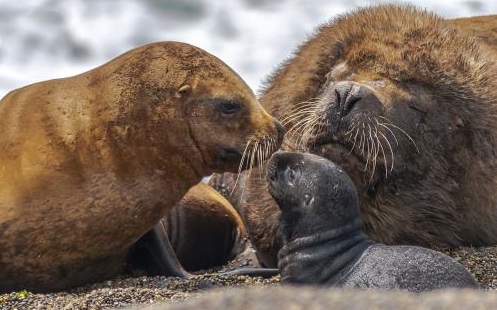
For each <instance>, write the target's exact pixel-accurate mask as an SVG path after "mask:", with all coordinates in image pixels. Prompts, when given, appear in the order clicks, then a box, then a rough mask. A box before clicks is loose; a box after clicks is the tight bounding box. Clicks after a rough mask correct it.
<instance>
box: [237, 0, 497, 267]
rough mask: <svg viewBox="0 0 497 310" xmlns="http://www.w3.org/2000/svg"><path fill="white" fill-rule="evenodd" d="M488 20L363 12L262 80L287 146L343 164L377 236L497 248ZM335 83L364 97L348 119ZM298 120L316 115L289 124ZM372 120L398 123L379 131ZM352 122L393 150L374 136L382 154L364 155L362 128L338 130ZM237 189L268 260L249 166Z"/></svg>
mask: <svg viewBox="0 0 497 310" xmlns="http://www.w3.org/2000/svg"><path fill="white" fill-rule="evenodd" d="M496 24H497V16H489V17H481V18H476V17H475V18H472V19H465V20H454V21H445V20H443V19H441V18H439V17H437V16H436V15H434V14H431V13H428V12H424V11H421V10H418V9H415V8H413V7H410V6H394V5H384V6H375V7H369V8H365V9H360V10H357V11H354V12H352V13H350V14H346V15H343V16H340V17H338V18H335V19H334V20H332V21H331V22H330V23H328V24H326V25H323V26H322V27H321V28H319V29H318V30H317V31H316V32H315V33H314V34H313V35H312V36H311V37H310V38H309V40H307V42H305V43H304V44H302V45H301V46H300V47H299V49H298V50H297V51H296V52H295V55H294V56H293V57H292V58H291V59H289V60H288V61H286V62H285V63H283V64H282V65H281V66H280V68H279V69H278V70H277V72H276V73H275V74H274V75H273V76H272V77H271V78H270V79H269V81H268V83H267V87H266V88H265V90H264V92H263V93H262V97H261V103H262V104H263V106H264V107H265V108H266V109H267V110H268V111H269V112H270V113H272V114H273V115H275V116H276V117H278V118H280V119H281V120H282V121H283V122H285V119H287V121H286V123H285V127H286V129H287V130H289V131H290V132H289V134H287V137H288V141H287V143H288V145H289V149H300V150H310V151H311V152H313V153H315V154H318V155H322V156H324V157H327V158H329V159H331V160H333V161H334V162H336V163H337V164H338V165H340V166H342V167H343V168H344V169H345V170H346V171H347V173H348V174H349V175H350V176H351V178H352V179H353V181H354V183H355V185H356V186H357V189H358V193H359V196H360V200H361V212H362V217H363V220H364V222H365V232H366V233H367V234H368V235H369V236H370V237H372V238H373V239H374V240H376V241H379V242H383V243H387V244H417V245H424V246H450V247H453V246H458V245H463V244H465V245H476V246H478V245H493V244H497V225H496V224H495V223H497V194H496V192H497V191H496V189H497V185H496V184H497V177H496V175H497V154H496V149H497V148H496V146H497V145H496V143H497V118H496V116H497V106H496V103H497V84H496V79H497V54H496V53H495V49H494V48H495V45H494V46H491V45H492V44H495V42H496V38H497V37H496V32H495V31H496V30H495V29H496V28H495V25H496ZM340 81H347V82H346V83H354V85H361V89H362V90H366V91H367V93H368V94H369V97H367V98H366V99H364V98H363V100H361V101H358V103H355V106H353V108H352V110H351V112H347V113H349V114H347V117H349V118H350V119H351V120H354V121H355V122H354V123H353V122H352V121H351V122H350V123H348V122H344V121H342V123H340V122H338V123H337V122H336V119H334V118H333V116H330V115H331V114H330V113H331V112H330V110H332V109H333V108H334V107H333V106H331V105H332V104H333V101H329V100H330V97H333V96H335V93H334V92H335V90H334V85H337V82H340ZM305 102H309V103H308V104H303V103H305ZM299 104H301V105H302V106H301V107H299ZM303 107H306V108H310V109H311V110H312V112H310V110H307V111H304V110H303ZM302 111H304V112H302ZM342 112H343V111H342ZM299 113H303V114H299ZM299 115H300V116H299ZM320 115H326V117H327V118H326V119H324V118H321V119H319V116H320ZM292 116H293V118H289V117H292ZM304 116H305V117H309V118H308V121H309V120H312V121H316V120H318V119H319V120H320V121H319V122H318V123H316V124H315V125H316V126H314V127H313V128H312V129H309V127H307V128H304V127H299V126H297V128H295V127H293V126H294V125H296V124H298V123H299V122H300V124H301V125H302V124H305V123H306V121H303V120H302V119H303V118H304ZM368 117H370V119H368ZM379 117H384V118H386V119H388V121H389V122H390V124H393V125H395V126H397V127H393V126H391V127H390V131H389V130H385V128H382V127H380V126H376V123H374V122H373V120H374V119H378V118H379ZM343 119H345V117H344V118H343ZM308 121H307V122H308ZM354 124H355V125H357V126H361V125H362V124H364V126H365V128H367V126H370V127H371V128H373V129H371V131H366V133H369V132H371V135H374V134H375V133H377V134H378V135H380V134H379V133H381V134H383V135H385V137H386V138H388V140H389V143H390V144H391V145H390V146H388V145H387V143H386V142H385V140H386V138H385V139H383V138H381V139H380V140H381V143H382V147H383V150H381V149H380V147H379V146H378V145H375V148H376V149H377V150H379V151H378V154H376V156H374V154H373V155H372V149H373V147H372V145H373V144H371V143H370V141H369V140H367V139H369V137H367V135H365V136H363V138H364V139H365V141H366V140H367V141H368V142H367V143H365V142H364V141H363V142H361V141H360V140H359V137H360V136H361V135H362V134H359V135H358V136H357V137H355V138H354V136H350V135H349V136H347V131H349V132H352V133H354V132H357V129H355V128H354V127H353V126H354ZM335 126H336V127H335ZM292 127H293V129H292ZM302 128H304V129H305V130H299V129H302ZM375 128H376V129H377V131H374V129H375ZM366 130H367V129H366ZM378 132H379V133H378ZM394 135H395V138H394V137H393V136H394ZM411 139H412V141H411ZM354 143H355V144H354ZM361 143H362V150H361ZM370 149H371V150H370ZM390 149H391V151H392V153H393V158H392V156H391V153H390ZM368 154H369V155H368ZM373 161H374V165H373ZM392 161H393V162H392ZM392 165H393V169H391V168H390V167H391V166H392ZM245 174H246V173H245ZM244 186H245V189H244V190H243V191H244V198H243V200H242V202H241V204H240V205H239V206H238V209H241V214H242V215H243V218H244V221H245V222H246V223H247V229H248V230H249V233H250V235H251V238H252V241H253V243H254V245H255V246H256V247H257V249H258V251H259V253H260V257H261V259H262V260H263V261H264V262H265V264H266V265H268V266H274V264H275V259H276V257H275V255H276V252H277V251H278V249H279V247H280V244H279V241H278V239H277V238H276V230H277V223H276V218H277V217H278V209H277V206H276V204H275V203H274V201H272V199H271V198H270V197H269V195H268V194H266V195H264V197H261V195H262V193H266V192H267V190H266V185H265V183H264V180H263V179H261V178H259V175H258V173H257V172H256V171H252V173H251V177H249V178H248V179H247V181H246V182H245V184H244Z"/></svg>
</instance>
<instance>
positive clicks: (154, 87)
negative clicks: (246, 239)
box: [0, 42, 283, 292]
mask: <svg viewBox="0 0 497 310" xmlns="http://www.w3.org/2000/svg"><path fill="white" fill-rule="evenodd" d="M0 132H1V133H2V134H1V136H0V168H1V170H0V219H1V220H0V270H1V272H0V292H6V291H12V290H19V289H28V290H32V291H38V292H42V291H43V292H48V291H56V290H63V289H67V288H70V287H74V286H77V285H82V284H86V283H91V282H95V281H101V280H104V279H108V278H111V277H114V276H116V275H117V274H119V273H120V272H121V271H123V269H124V265H125V263H124V262H125V259H126V256H127V252H128V249H129V247H130V246H131V245H132V244H133V243H134V242H135V241H136V240H137V239H138V238H139V237H140V236H142V235H143V234H145V233H146V232H147V231H149V230H150V229H152V228H153V227H154V225H155V224H157V223H158V222H159V220H160V219H161V218H163V217H164V216H165V215H166V214H167V212H168V210H169V209H170V208H171V207H173V206H174V205H175V204H176V203H177V202H178V201H180V199H181V198H182V197H183V196H184V195H185V193H186V192H187V191H188V189H189V188H190V187H192V186H193V185H195V184H197V183H199V182H200V181H201V179H202V178H203V177H204V176H207V175H209V174H211V173H213V172H223V171H232V172H235V171H237V170H238V169H239V167H240V161H242V167H246V165H248V164H250V163H249V161H250V162H251V163H254V162H255V163H257V162H260V161H262V160H263V159H264V158H266V157H267V156H268V155H269V154H270V153H272V152H273V151H274V150H275V149H277V148H278V147H279V145H280V143H281V140H282V136H283V131H282V127H281V125H280V124H279V123H278V122H277V121H276V120H275V119H274V118H273V117H271V116H270V115H269V114H267V113H266V111H265V110H264V109H263V108H262V107H261V105H260V104H259V102H258V101H257V99H256V98H255V96H254V94H253V92H252V91H251V90H250V88H249V87H248V86H247V84H246V83H245V82H244V81H243V80H242V79H241V78H240V77H239V76H238V75H237V74H236V73H235V72H234V71H233V70H231V69H230V68H229V67H228V66H227V65H226V64H224V63H223V62H222V61H221V60H219V59H218V58H216V57H214V56H213V55H211V54H209V53H207V52H205V51H204V50H201V49H199V48H196V47H194V46H191V45H188V44H185V43H179V42H159V43H152V44H149V45H145V46H142V47H139V48H136V49H134V50H131V51H129V52H127V53H125V54H123V55H121V56H119V57H117V58H115V59H114V60H111V61H110V62H108V63H106V64H104V65H102V66H100V67H98V68H96V69H93V70H90V71H88V72H86V73H83V74H80V75H77V76H74V77H69V78H64V79H57V80H51V81H45V82H41V83H36V84H33V85H30V86H26V87H23V88H20V89H17V90H14V91H12V92H11V93H9V94H8V95H6V96H5V97H4V98H3V99H2V101H1V102H0ZM247 153H248V154H253V155H254V156H245V157H243V158H242V154H247ZM242 159H244V160H242Z"/></svg>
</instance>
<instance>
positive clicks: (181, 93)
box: [176, 84, 191, 97]
mask: <svg viewBox="0 0 497 310" xmlns="http://www.w3.org/2000/svg"><path fill="white" fill-rule="evenodd" d="M190 90H191V87H190V85H188V84H185V85H183V86H181V87H180V88H179V89H178V91H177V92H176V96H177V97H183V96H185V95H187V94H188V93H189V92H190Z"/></svg>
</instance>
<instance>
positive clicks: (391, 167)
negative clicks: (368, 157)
mask: <svg viewBox="0 0 497 310" xmlns="http://www.w3.org/2000/svg"><path fill="white" fill-rule="evenodd" d="M378 133H379V134H380V135H381V136H382V137H383V140H385V142H386V143H387V144H388V148H389V149H390V156H392V162H391V165H390V171H392V170H393V166H394V160H395V159H394V156H393V149H392V145H391V144H390V141H388V138H387V137H386V136H385V135H384V134H383V133H382V132H378ZM386 161H387V160H386V157H385V162H386ZM385 168H386V167H385Z"/></svg>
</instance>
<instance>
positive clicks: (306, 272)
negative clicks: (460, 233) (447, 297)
mask: <svg viewBox="0 0 497 310" xmlns="http://www.w3.org/2000/svg"><path fill="white" fill-rule="evenodd" d="M267 177H268V182H269V192H270V194H271V196H272V197H273V198H274V199H275V200H276V202H277V203H278V206H279V208H280V210H281V218H280V233H281V235H282V238H283V243H284V244H283V247H282V248H281V250H280V251H279V253H278V268H279V269H280V273H281V281H282V282H283V283H292V284H322V285H330V286H338V287H358V288H373V289H382V290H385V289H401V290H408V291H412V292H422V291H428V290H434V289H441V288H448V287H456V288H477V287H478V285H477V283H476V280H475V279H474V278H473V276H472V275H471V274H470V273H469V272H468V271H467V270H466V269H465V268H464V267H463V266H462V265H461V264H459V263H457V262H456V261H455V260H454V259H452V258H451V257H449V256H447V255H445V254H443V253H440V252H436V251H433V250H430V249H426V248H422V247H417V246H407V245H404V246H402V245H401V246H388V245H382V244H375V243H373V242H372V241H371V240H370V239H369V238H368V237H367V236H366V235H365V234H364V233H363V232H362V231H361V229H362V221H361V218H360V212H359V199H358V196H357V192H356V190H355V186H354V183H353V182H352V180H351V179H350V178H349V177H348V175H347V174H346V173H345V172H344V171H343V170H342V169H341V168H340V167H339V166H337V165H336V164H334V163H333V162H331V161H329V160H327V159H325V158H323V157H320V156H317V155H313V154H309V153H308V154H303V153H293V152H281V153H275V154H274V155H273V156H272V157H271V159H270V160H269V162H268V164H267Z"/></svg>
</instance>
